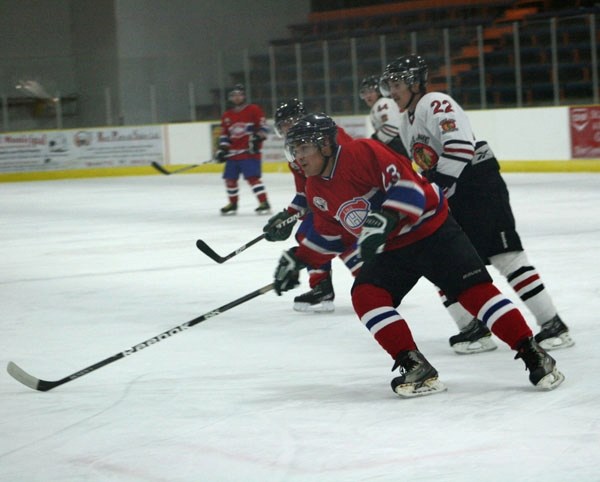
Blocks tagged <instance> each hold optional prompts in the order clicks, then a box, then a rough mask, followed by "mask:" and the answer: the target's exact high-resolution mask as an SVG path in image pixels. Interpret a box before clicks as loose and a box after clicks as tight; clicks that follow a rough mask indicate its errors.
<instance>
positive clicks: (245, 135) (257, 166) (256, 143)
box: [215, 84, 271, 215]
mask: <svg viewBox="0 0 600 482" xmlns="http://www.w3.org/2000/svg"><path fill="white" fill-rule="evenodd" d="M228 98H229V101H230V102H231V103H232V104H233V107H231V108H230V109H228V110H227V111H225V112H224V113H223V116H222V117H221V135H220V136H219V149H218V151H217V152H216V154H215V161H217V162H224V163H225V170H224V171H223V179H225V186H226V188H227V196H228V198H229V204H227V205H226V206H224V207H223V208H221V214H223V215H230V214H235V213H236V212H237V208H238V199H239V186H238V180H239V178H240V175H243V176H244V179H245V180H246V181H247V182H248V184H249V185H250V187H251V188H252V192H253V193H254V195H255V196H256V197H257V199H258V203H259V204H258V207H257V208H256V209H255V212H256V213H257V214H268V213H270V212H271V207H270V206H269V201H268V199H267V192H266V189H265V186H264V184H263V182H262V179H261V176H262V170H261V153H260V149H261V147H262V143H263V141H264V140H265V138H266V137H267V133H268V132H269V130H268V128H267V122H266V119H265V114H264V112H263V111H262V109H261V108H260V107H259V106H258V105H256V104H248V103H247V102H246V91H245V89H244V86H243V85H241V84H237V85H236V86H235V87H234V88H233V89H232V90H231V91H230V92H229V96H228Z"/></svg>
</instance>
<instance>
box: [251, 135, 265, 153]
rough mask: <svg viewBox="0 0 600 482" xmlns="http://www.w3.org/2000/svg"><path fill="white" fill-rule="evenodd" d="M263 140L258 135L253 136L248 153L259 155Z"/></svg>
mask: <svg viewBox="0 0 600 482" xmlns="http://www.w3.org/2000/svg"><path fill="white" fill-rule="evenodd" d="M262 140H263V138H262V137H260V136H259V135H258V134H252V137H250V142H249V144H248V152H249V153H250V154H258V153H259V152H260V143H261V142H262Z"/></svg>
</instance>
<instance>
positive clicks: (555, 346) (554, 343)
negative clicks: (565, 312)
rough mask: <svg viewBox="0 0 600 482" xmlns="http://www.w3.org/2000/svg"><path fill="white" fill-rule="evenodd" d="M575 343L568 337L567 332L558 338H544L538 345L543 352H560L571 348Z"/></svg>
mask: <svg viewBox="0 0 600 482" xmlns="http://www.w3.org/2000/svg"><path fill="white" fill-rule="evenodd" d="M574 344H575V342H574V341H573V339H572V338H571V335H569V332H566V333H563V334H562V335H560V336H555V337H552V338H546V339H545V340H542V341H540V342H539V343H538V345H540V346H541V347H542V348H543V349H544V350H546V351H552V350H560V349H561V348H569V347H570V346H573V345H574Z"/></svg>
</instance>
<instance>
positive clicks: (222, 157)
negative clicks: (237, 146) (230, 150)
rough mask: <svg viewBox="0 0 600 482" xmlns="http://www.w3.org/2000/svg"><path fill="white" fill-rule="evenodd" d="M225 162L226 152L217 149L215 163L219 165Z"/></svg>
mask: <svg viewBox="0 0 600 482" xmlns="http://www.w3.org/2000/svg"><path fill="white" fill-rule="evenodd" d="M226 160H227V151H226V150H225V149H219V150H218V151H217V152H216V154H215V162H218V163H219V164H221V163H223V162H225V161H226Z"/></svg>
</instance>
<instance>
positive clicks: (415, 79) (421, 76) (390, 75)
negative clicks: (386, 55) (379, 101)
mask: <svg viewBox="0 0 600 482" xmlns="http://www.w3.org/2000/svg"><path fill="white" fill-rule="evenodd" d="M428 71H429V69H428V68H427V62H425V59H423V57H421V56H420V55H415V54H411V55H404V56H402V57H398V58H397V59H395V60H393V61H392V62H390V63H389V64H388V65H387V66H386V68H385V70H384V71H383V75H382V76H381V81H380V82H379V88H380V90H381V93H382V94H383V95H384V96H386V97H389V95H390V85H389V84H390V82H399V81H403V82H404V83H405V84H406V85H413V84H419V86H420V88H421V90H423V91H424V90H425V88H426V85H427V75H428Z"/></svg>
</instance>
